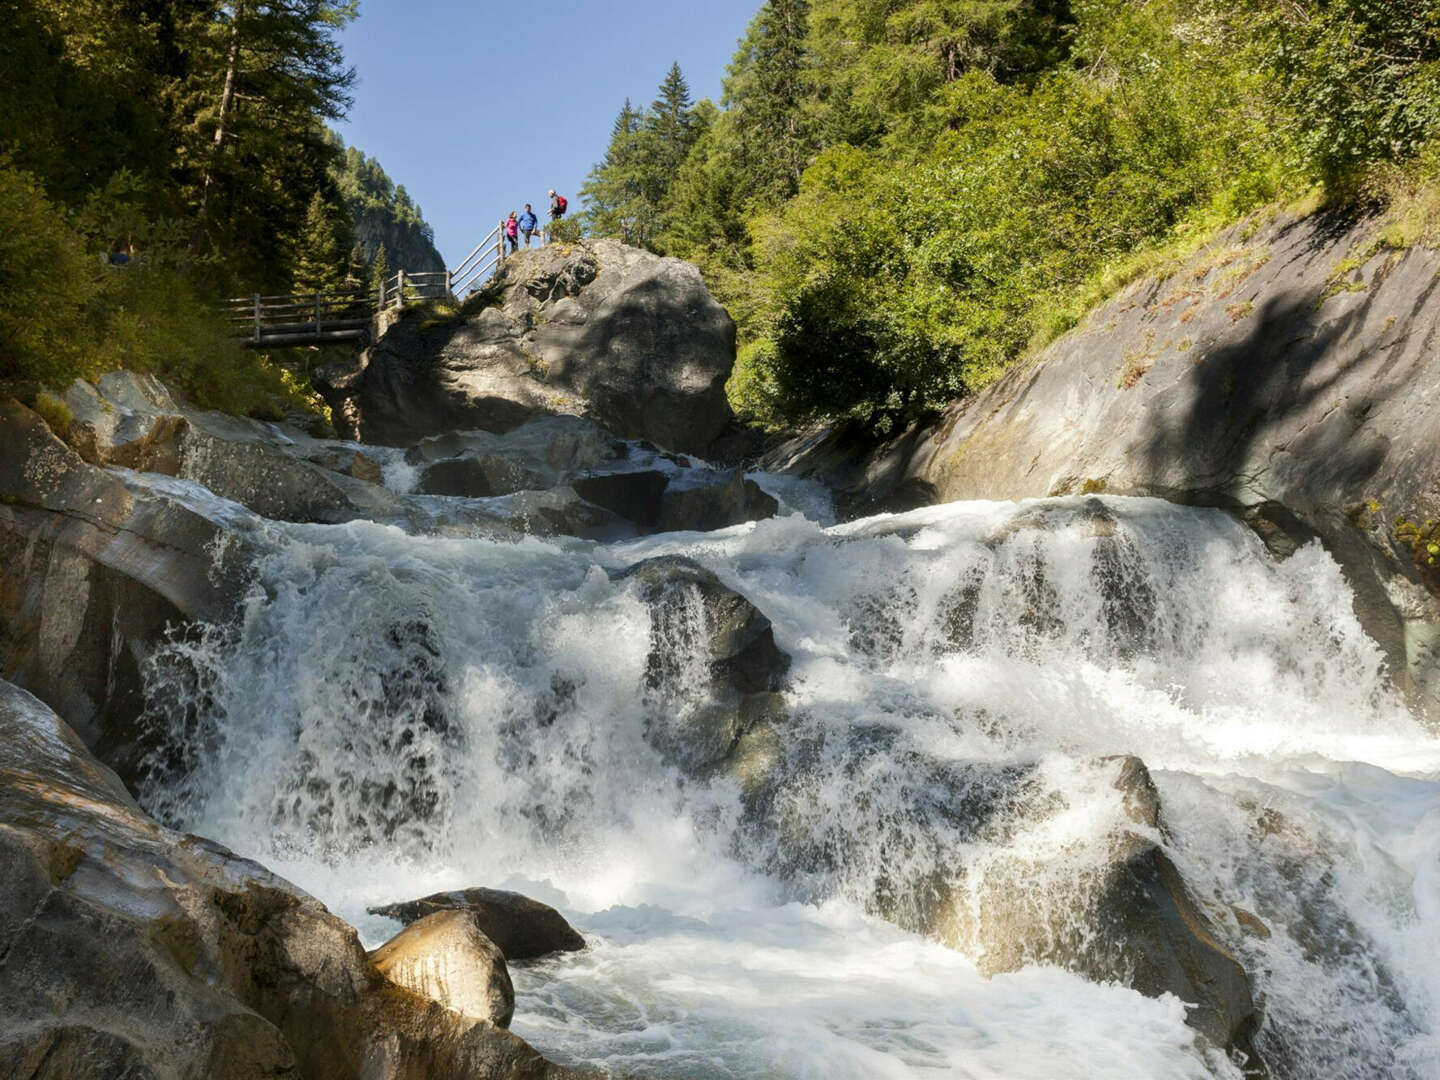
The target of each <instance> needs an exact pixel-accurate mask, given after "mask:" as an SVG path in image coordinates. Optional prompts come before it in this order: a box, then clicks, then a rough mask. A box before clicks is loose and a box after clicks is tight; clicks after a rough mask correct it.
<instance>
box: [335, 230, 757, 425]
mask: <svg viewBox="0 0 1440 1080" xmlns="http://www.w3.org/2000/svg"><path fill="white" fill-rule="evenodd" d="M734 361H735V327H734V324H733V323H732V322H731V320H730V317H729V316H728V315H727V314H726V313H725V310H724V309H723V308H721V307H720V305H719V304H717V303H716V302H715V300H714V298H713V297H711V296H710V294H709V292H708V291H707V290H706V289H705V285H704V282H703V281H702V280H701V277H700V273H699V271H698V270H696V268H695V267H694V266H692V265H690V264H689V263H684V262H681V261H680V260H678V259H670V258H662V257H661V256H658V255H654V254H651V253H649V252H646V251H641V250H639V249H637V248H630V247H626V246H624V245H622V244H619V243H617V242H615V241H613V240H586V241H583V242H581V243H578V244H573V245H565V244H551V245H548V246H547V247H545V248H542V249H539V250H537V251H533V252H522V253H520V254H519V255H518V256H515V257H512V258H511V259H509V260H507V261H506V263H505V265H504V266H503V267H502V268H501V270H500V271H499V272H498V273H497V274H496V276H495V278H494V281H493V282H492V283H491V285H490V286H489V287H488V288H487V290H486V294H485V296H484V297H483V298H479V299H475V300H472V301H471V302H470V303H469V304H467V307H466V310H465V311H463V312H462V313H461V314H460V315H457V316H455V317H439V316H435V315H434V314H432V313H428V312H424V311H415V312H411V313H410V314H409V315H408V317H406V318H402V319H401V320H400V321H399V322H398V323H396V324H395V325H394V326H392V327H391V328H390V329H389V330H388V331H387V332H386V333H385V335H384V336H383V337H382V338H381V339H380V340H379V341H377V342H376V343H375V344H374V345H373V346H372V347H371V348H370V349H369V350H368V352H367V353H366V355H365V357H364V359H363V361H362V364H361V366H360V367H359V368H358V369H357V370H353V371H344V372H340V371H337V372H336V373H335V374H334V375H333V376H331V377H329V379H328V382H327V383H326V384H325V385H324V386H323V387H322V391H323V392H324V393H325V394H326V397H327V400H329V401H330V404H331V406H332V408H333V409H334V411H335V414H336V416H337V418H339V419H340V420H341V421H348V422H349V423H351V424H352V425H353V427H354V431H355V433H357V434H359V435H360V436H361V437H362V438H363V440H364V441H366V442H379V443H389V444H391V445H397V446H398V445H407V444H410V443H413V442H415V441H416V440H417V439H420V438H423V437H425V436H427V435H433V434H437V433H442V432H445V431H448V430H465V429H470V428H482V429H484V430H487V431H493V432H505V431H509V430H511V429H513V428H516V427H519V426H520V425H522V424H525V423H527V422H528V421H531V420H534V419H537V418H539V417H541V416H552V415H559V414H571V415H580V414H584V415H587V416H590V417H592V418H593V419H595V420H596V421H598V422H599V423H600V424H601V425H603V426H604V427H606V428H607V429H609V430H610V431H612V432H614V433H615V434H617V435H620V436H622V437H625V438H646V439H650V440H652V441H654V442H655V443H657V444H659V445H661V446H664V447H666V448H667V449H671V450H677V451H684V452H700V451H702V450H703V449H704V448H705V447H706V446H707V445H709V444H710V443H711V442H712V441H714V440H715V439H716V437H717V436H719V435H720V434H721V433H722V432H723V431H725V430H726V428H727V426H728V425H729V423H730V420H731V413H730V406H729V404H728V402H727V400H726V398H725V381H726V379H727V378H728V377H729V374H730V369H731V367H732V366H733V364H734Z"/></svg>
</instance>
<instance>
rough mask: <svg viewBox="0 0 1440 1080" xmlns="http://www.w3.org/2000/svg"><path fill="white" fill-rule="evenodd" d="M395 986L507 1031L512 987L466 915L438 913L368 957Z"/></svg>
mask: <svg viewBox="0 0 1440 1080" xmlns="http://www.w3.org/2000/svg"><path fill="white" fill-rule="evenodd" d="M370 962H371V963H372V964H374V965H375V967H376V969H377V970H378V971H379V972H380V974H382V975H384V976H385V977H386V978H387V979H389V980H390V981H391V982H393V983H394V984H395V985H396V986H403V987H405V989H407V990H413V991H415V993H417V994H420V995H421V996H422V997H427V998H429V999H430V1000H431V1001H434V1002H438V1003H439V1004H441V1005H443V1006H445V1008H447V1009H452V1010H454V1011H455V1012H457V1013H460V1014H461V1015H462V1016H468V1017H470V1018H471V1019H474V1020H488V1021H489V1022H490V1023H492V1024H494V1025H496V1026H497V1027H502V1028H503V1027H509V1026H510V1018H511V1017H512V1016H513V1015H515V988H514V987H513V986H511V985H510V972H509V971H508V970H507V969H506V967H505V954H504V953H502V952H501V951H500V949H499V947H498V946H497V945H496V944H495V943H494V942H493V941H491V940H490V939H489V938H488V937H486V936H485V934H484V933H482V932H481V930H480V927H479V926H478V925H477V921H476V919H475V917H474V916H473V915H472V914H471V913H469V912H467V911H437V912H435V913H434V914H433V915H427V916H425V917H424V918H423V919H420V920H418V921H416V922H413V923H411V924H410V925H409V926H407V927H406V928H405V929H404V930H402V931H400V933H398V934H396V935H395V936H394V937H393V938H391V939H390V940H389V941H387V942H386V943H385V944H384V945H382V946H380V948H378V949H376V950H375V951H374V952H372V953H371V954H370Z"/></svg>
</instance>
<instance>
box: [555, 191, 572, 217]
mask: <svg viewBox="0 0 1440 1080" xmlns="http://www.w3.org/2000/svg"><path fill="white" fill-rule="evenodd" d="M569 205H570V204H569V203H567V202H566V201H565V196H564V195H556V196H555V211H556V213H560V214H563V213H564V212H565V208H566V207H567V206H569Z"/></svg>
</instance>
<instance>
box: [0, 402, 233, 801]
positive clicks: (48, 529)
mask: <svg viewBox="0 0 1440 1080" xmlns="http://www.w3.org/2000/svg"><path fill="white" fill-rule="evenodd" d="M0 430H3V432H4V440H3V444H0V677H3V678H6V679H10V680H12V681H14V682H17V683H19V684H20V685H22V686H24V687H25V688H27V689H29V690H30V691H31V692H32V693H34V694H36V695H38V696H39V697H41V698H42V699H44V700H45V701H46V702H47V703H49V704H50V705H51V707H53V708H54V709H56V711H57V712H59V713H60V714H61V715H62V716H63V717H64V718H65V720H66V721H67V722H69V723H70V724H72V725H73V726H74V727H75V728H76V730H77V731H79V732H80V734H81V735H82V736H83V738H84V739H85V740H86V742H87V744H89V745H90V746H92V747H94V748H95V749H96V751H97V752H98V753H100V754H101V755H102V756H104V757H105V758H106V759H107V760H109V761H110V762H111V763H112V764H114V765H115V766H116V767H117V768H119V769H120V770H121V771H122V773H125V774H126V775H127V776H128V777H131V778H133V772H134V769H135V768H136V767H137V766H138V764H139V761H140V759H141V757H143V755H144V752H145V744H144V740H143V737H142V736H143V733H142V732H141V731H140V730H139V729H138V727H137V719H138V717H139V715H140V713H141V711H142V707H143V699H142V698H143V695H142V677H141V672H142V669H143V667H144V664H145V662H146V660H147V658H148V657H149V655H150V653H151V651H152V650H153V649H154V647H155V646H156V645H157V644H158V643H159V642H160V641H161V640H162V639H163V638H164V637H165V635H166V633H167V631H169V630H170V629H174V630H177V631H178V630H180V629H181V628H182V627H183V626H185V625H186V624H188V623H189V622H191V621H192V620H219V619H222V618H223V617H225V615H226V614H227V613H228V612H229V611H230V610H231V608H232V605H233V604H234V602H235V601H236V599H237V598H238V596H239V595H240V593H241V592H243V589H244V585H245V567H246V564H247V562H248V555H247V547H248V540H247V529H248V524H249V523H247V522H245V521H242V520H239V519H235V520H230V521H225V520H223V519H221V518H217V517H213V516H206V515H205V514H202V513H200V512H198V511H197V510H196V509H195V508H193V507H192V506H190V505H187V504H186V503H185V502H184V501H183V500H181V499H178V498H170V497H166V496H164V495H160V494H157V493H155V492H153V491H146V490H141V489H139V488H135V489H132V488H130V487H128V486H127V485H126V484H125V483H124V482H122V479H121V477H119V476H117V475H115V474H112V473H110V472H107V471H105V470H104V469H100V468H97V467H95V466H93V465H90V464H88V463H86V462H85V461H82V460H81V459H80V457H79V456H78V455H77V454H76V453H75V452H74V451H72V450H71V449H70V448H69V447H67V446H66V445H65V444H64V443H62V442H61V441H60V440H59V439H57V438H56V437H55V436H54V435H53V434H52V433H51V432H50V429H49V428H48V427H47V426H46V425H45V422H44V421H43V420H42V419H41V418H40V417H39V415H37V414H36V413H34V412H31V411H30V410H29V409H26V408H25V407H24V406H23V405H21V404H20V403H19V402H17V401H15V400H14V399H13V398H11V399H6V400H3V401H0Z"/></svg>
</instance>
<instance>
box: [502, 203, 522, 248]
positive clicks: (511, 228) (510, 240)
mask: <svg viewBox="0 0 1440 1080" xmlns="http://www.w3.org/2000/svg"><path fill="white" fill-rule="evenodd" d="M505 243H506V245H507V246H508V247H509V249H510V250H509V251H508V252H507V254H509V255H514V254H515V252H517V251H519V250H520V222H518V221H516V220H515V211H514V210H511V211H510V216H509V217H508V218H506V219H505Z"/></svg>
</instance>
